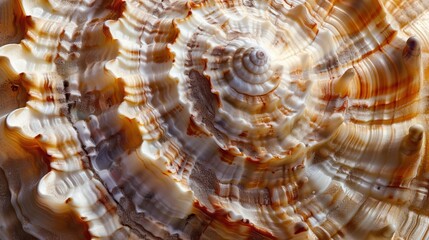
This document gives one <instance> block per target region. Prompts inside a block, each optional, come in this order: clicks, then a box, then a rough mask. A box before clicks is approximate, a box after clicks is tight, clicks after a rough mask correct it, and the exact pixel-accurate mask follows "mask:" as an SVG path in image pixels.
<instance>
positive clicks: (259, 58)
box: [250, 49, 268, 66]
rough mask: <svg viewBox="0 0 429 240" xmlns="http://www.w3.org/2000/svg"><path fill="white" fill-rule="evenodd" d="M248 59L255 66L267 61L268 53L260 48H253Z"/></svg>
mask: <svg viewBox="0 0 429 240" xmlns="http://www.w3.org/2000/svg"><path fill="white" fill-rule="evenodd" d="M250 61H251V62H252V63H253V64H255V65H257V66H263V65H265V64H267V63H268V55H267V54H266V53H265V51H264V50H262V49H254V50H252V51H251V52H250Z"/></svg>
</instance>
